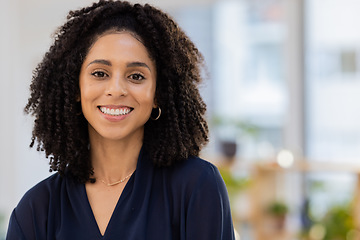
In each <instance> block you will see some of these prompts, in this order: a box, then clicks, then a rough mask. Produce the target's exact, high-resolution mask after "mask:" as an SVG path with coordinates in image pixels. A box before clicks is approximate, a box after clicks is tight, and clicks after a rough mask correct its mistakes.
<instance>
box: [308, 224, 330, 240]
mask: <svg viewBox="0 0 360 240" xmlns="http://www.w3.org/2000/svg"><path fill="white" fill-rule="evenodd" d="M325 233H326V229H325V227H324V226H323V225H321V224H315V225H313V226H312V227H311V228H310V232H309V237H310V239H313V240H321V239H323V238H324V237H325Z"/></svg>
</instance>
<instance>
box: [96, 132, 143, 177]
mask: <svg viewBox="0 0 360 240" xmlns="http://www.w3.org/2000/svg"><path fill="white" fill-rule="evenodd" d="M141 147H142V138H134V139H131V140H127V141H121V140H120V141H116V140H109V139H104V138H102V137H101V136H91V135H90V158H91V162H92V166H93V168H94V177H95V178H97V179H101V180H103V181H105V182H107V183H113V182H116V181H119V180H120V179H123V178H124V177H126V176H128V175H129V174H131V173H132V172H133V171H134V170H135V169H136V165H137V160H138V157H139V153H140V150H141Z"/></svg>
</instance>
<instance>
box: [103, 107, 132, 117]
mask: <svg viewBox="0 0 360 240" xmlns="http://www.w3.org/2000/svg"><path fill="white" fill-rule="evenodd" d="M100 111H101V112H102V113H105V114H108V115H111V116H120V115H126V114H128V113H129V112H130V111H131V109H130V108H121V109H118V108H116V109H114V108H107V107H100Z"/></svg>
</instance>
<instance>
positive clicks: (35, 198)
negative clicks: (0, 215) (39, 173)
mask: <svg viewBox="0 0 360 240" xmlns="http://www.w3.org/2000/svg"><path fill="white" fill-rule="evenodd" d="M62 181H63V179H62V177H61V176H60V175H59V174H57V173H55V174H53V175H51V176H50V177H48V178H46V179H44V180H42V181H41V182H39V183H38V184H36V185H35V186H34V187H32V188H31V189H29V190H28V191H27V192H26V193H25V194H24V196H23V197H22V199H21V200H20V202H19V205H21V204H25V203H31V202H44V200H46V199H47V198H48V197H49V196H50V195H51V193H52V192H53V191H56V189H58V188H59V187H60V186H61V183H62Z"/></svg>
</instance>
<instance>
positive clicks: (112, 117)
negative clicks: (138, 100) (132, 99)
mask: <svg viewBox="0 0 360 240" xmlns="http://www.w3.org/2000/svg"><path fill="white" fill-rule="evenodd" d="M97 108H98V110H99V112H100V114H101V115H102V116H103V117H104V118H105V119H106V120H108V121H110V122H118V121H121V120H124V119H126V118H127V117H128V116H129V115H130V114H131V113H132V111H133V110H134V108H132V107H129V106H125V105H99V106H97ZM101 108H107V109H111V110H115V111H116V110H117V109H118V110H120V111H124V110H130V111H129V112H128V113H126V114H123V115H122V114H120V115H110V114H106V113H104V112H103V111H101Z"/></svg>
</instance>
